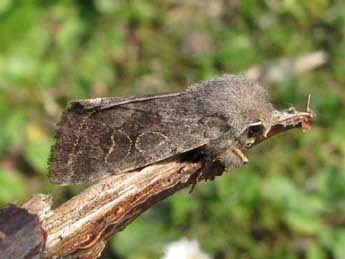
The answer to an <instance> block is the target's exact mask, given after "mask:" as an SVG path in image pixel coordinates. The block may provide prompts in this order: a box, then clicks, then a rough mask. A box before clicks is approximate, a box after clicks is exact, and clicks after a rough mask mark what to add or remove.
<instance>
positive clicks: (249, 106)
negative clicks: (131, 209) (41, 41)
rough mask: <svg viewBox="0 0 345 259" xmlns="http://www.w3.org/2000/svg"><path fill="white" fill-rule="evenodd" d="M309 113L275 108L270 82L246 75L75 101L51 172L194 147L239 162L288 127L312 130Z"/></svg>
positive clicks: (110, 169) (70, 176)
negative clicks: (164, 91)
mask: <svg viewBox="0 0 345 259" xmlns="http://www.w3.org/2000/svg"><path fill="white" fill-rule="evenodd" d="M312 117H313V114H312V112H311V111H310V108H309V104H308V105H307V109H306V111H305V112H298V111H296V110H295V109H293V108H290V109H288V110H283V111H278V110H276V109H274V108H273V105H272V104H271V103H270V101H269V95H268V93H267V91H266V90H265V88H263V87H262V86H261V85H260V84H259V83H257V82H255V81H252V80H250V79H248V78H246V77H245V76H242V75H223V76H219V77H216V78H213V79H210V80H208V81H203V82H199V83H195V84H193V85H191V86H190V87H188V88H187V89H186V90H185V91H182V92H176V93H168V94H158V95H149V96H142V97H127V98H126V97H108V98H95V99H86V100H75V101H72V102H71V103H70V106H69V107H68V108H67V109H66V110H65V111H64V113H63V115H62V118H61V121H60V122H59V123H58V128H57V132H56V144H55V145H54V146H53V147H52V151H51V156H50V161H49V165H50V166H49V178H50V180H51V181H52V182H54V183H57V184H79V183H84V182H88V181H92V180H95V179H98V178H101V177H104V176H107V175H111V174H119V173H126V172H130V171H133V170H135V169H139V168H142V167H145V166H147V165H150V164H153V163H156V162H159V161H162V160H165V159H167V158H170V157H173V156H176V155H181V154H184V153H190V152H196V153H198V154H199V155H200V157H202V159H203V160H205V161H207V162H209V163H213V162H217V163H220V164H221V165H222V166H223V167H224V168H229V167H234V166H235V167H238V166H241V165H243V164H245V163H247V162H248V158H247V157H246V156H245V154H244V152H245V150H247V149H249V148H250V147H252V146H253V145H255V144H257V143H259V142H261V141H262V140H264V139H266V138H268V137H270V136H272V135H274V134H276V133H277V132H280V131H282V130H285V129H288V128H289V127H295V126H299V125H300V126H301V127H302V125H303V129H307V128H309V127H308V125H309V121H310V120H311V119H312Z"/></svg>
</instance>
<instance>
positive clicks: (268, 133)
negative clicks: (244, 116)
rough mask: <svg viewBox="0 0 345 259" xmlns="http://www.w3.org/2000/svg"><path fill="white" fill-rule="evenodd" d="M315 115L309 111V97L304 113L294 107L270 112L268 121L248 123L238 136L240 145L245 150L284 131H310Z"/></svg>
mask: <svg viewBox="0 0 345 259" xmlns="http://www.w3.org/2000/svg"><path fill="white" fill-rule="evenodd" d="M314 117H315V114H314V113H313V111H312V110H311V109H310V95H309V96H308V99H307V104H306V108H305V111H303V112H300V111H298V110H296V109H295V108H294V107H290V108H288V109H285V110H281V111H279V110H272V112H271V116H269V117H268V119H259V120H257V121H255V122H253V123H250V124H249V125H248V126H247V127H246V128H245V129H244V130H243V132H242V134H241V136H240V143H241V144H242V145H243V146H244V147H245V148H250V147H251V146H253V145H255V144H257V143H259V142H261V141H263V140H266V139H268V138H270V137H272V136H274V135H276V134H278V133H280V132H283V131H285V130H288V129H291V128H296V127H299V128H301V129H302V131H303V132H307V131H309V130H310V128H311V126H310V122H311V120H312V119H313V118H314Z"/></svg>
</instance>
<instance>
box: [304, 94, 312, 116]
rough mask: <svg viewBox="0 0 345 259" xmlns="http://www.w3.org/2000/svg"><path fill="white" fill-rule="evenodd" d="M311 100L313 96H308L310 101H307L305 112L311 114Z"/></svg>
mask: <svg viewBox="0 0 345 259" xmlns="http://www.w3.org/2000/svg"><path fill="white" fill-rule="evenodd" d="M310 98H311V94H308V99H307V103H306V105H305V111H306V112H308V113H310V112H311V109H310Z"/></svg>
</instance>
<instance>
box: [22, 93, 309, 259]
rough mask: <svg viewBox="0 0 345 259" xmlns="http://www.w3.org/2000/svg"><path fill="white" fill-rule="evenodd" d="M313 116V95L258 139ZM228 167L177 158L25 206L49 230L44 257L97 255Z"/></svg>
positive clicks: (40, 197)
mask: <svg viewBox="0 0 345 259" xmlns="http://www.w3.org/2000/svg"><path fill="white" fill-rule="evenodd" d="M312 118H313V114H312V112H311V111H310V108H309V99H308V102H307V108H306V111H305V112H298V111H296V110H294V109H293V110H291V109H290V110H289V111H287V112H282V113H279V114H278V115H277V117H276V120H275V123H273V124H272V126H271V128H270V130H269V132H267V134H264V135H265V137H263V138H262V139H258V141H257V143H260V142H261V141H263V140H265V139H267V138H270V137H271V136H273V135H275V134H278V133H280V132H282V131H285V130H288V129H291V128H295V127H301V128H302V129H303V131H307V130H309V128H310V126H309V122H310V120H311V119H312ZM209 166H213V170H209V168H210V167H209ZM215 169H219V170H215ZM223 169H224V168H222V167H219V165H218V164H217V163H214V164H212V165H210V164H208V163H204V162H202V161H200V162H186V161H185V162H183V160H182V159H181V157H179V156H176V157H173V158H171V159H169V160H167V161H163V162H161V163H158V164H154V165H151V166H147V167H145V168H143V169H141V170H138V171H135V172H131V173H124V174H120V175H113V176H109V177H107V178H104V179H102V180H100V181H99V182H98V183H95V184H94V185H93V186H91V187H89V188H87V189H85V190H84V191H83V192H81V193H80V194H78V195H77V196H75V197H73V198H72V199H70V200H69V201H67V202H65V203H64V204H62V205H61V206H59V207H58V208H56V209H51V205H52V198H51V197H50V196H48V195H42V194H38V195H35V196H34V197H33V198H32V199H31V200H29V201H28V202H27V203H25V204H24V205H23V207H24V208H26V209H27V210H28V211H29V212H31V213H34V214H36V215H38V217H39V219H40V221H41V224H42V228H43V229H44V230H45V231H46V234H47V240H46V244H45V248H44V251H43V257H44V258H60V257H70V258H97V257H98V256H99V255H100V254H101V252H102V250H103V248H104V246H105V243H106V241H107V239H109V238H110V237H111V236H112V235H113V234H114V233H116V232H118V231H120V230H122V229H124V228H125V226H126V225H127V224H129V223H130V222H131V221H132V220H134V219H135V218H136V217H137V216H139V215H140V214H141V213H143V212H144V211H146V210H148V209H149V208H151V207H152V206H153V205H155V204H156V203H157V202H159V201H161V200H163V199H165V198H166V197H168V196H169V195H172V194H173V193H175V192H177V191H179V190H181V189H182V188H185V187H187V186H192V187H193V185H194V184H195V183H196V182H197V181H200V180H208V179H213V178H214V177H215V176H217V175H219V173H220V172H223Z"/></svg>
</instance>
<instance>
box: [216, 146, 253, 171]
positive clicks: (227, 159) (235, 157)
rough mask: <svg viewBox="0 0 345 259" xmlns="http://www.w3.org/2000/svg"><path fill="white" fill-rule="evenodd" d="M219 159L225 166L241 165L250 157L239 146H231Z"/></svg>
mask: <svg viewBox="0 0 345 259" xmlns="http://www.w3.org/2000/svg"><path fill="white" fill-rule="evenodd" d="M218 159H219V160H220V162H221V163H222V164H223V165H224V166H225V168H229V167H240V166H242V165H244V164H246V163H248V162H249V160H248V158H247V157H246V156H245V155H244V154H243V152H242V151H241V150H240V149H239V148H237V147H229V148H228V149H226V150H225V151H224V152H222V153H220V154H219V156H218Z"/></svg>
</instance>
